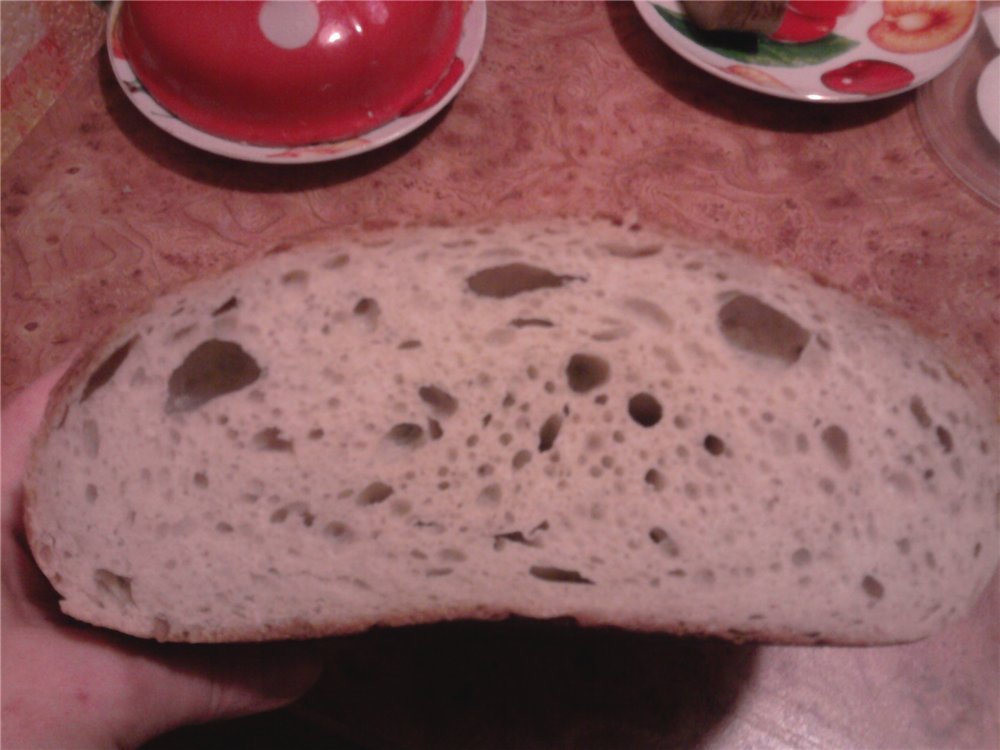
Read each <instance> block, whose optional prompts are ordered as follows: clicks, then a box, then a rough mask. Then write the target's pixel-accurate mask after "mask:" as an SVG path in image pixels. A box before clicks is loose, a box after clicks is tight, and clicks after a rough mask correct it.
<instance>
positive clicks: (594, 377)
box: [566, 354, 611, 393]
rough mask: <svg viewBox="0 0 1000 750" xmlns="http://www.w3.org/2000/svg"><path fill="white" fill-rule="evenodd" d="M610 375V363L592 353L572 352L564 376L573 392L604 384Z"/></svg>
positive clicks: (585, 390)
mask: <svg viewBox="0 0 1000 750" xmlns="http://www.w3.org/2000/svg"><path fill="white" fill-rule="evenodd" d="M610 377H611V365H609V364H608V361H607V360H606V359H604V358H603V357H598V356H596V355H593V354H574V355H573V356H572V357H570V358H569V363H568V364H567V365H566V378H567V380H568V381H569V387H570V389H571V390H572V391H574V392H575V393H586V392H587V391H591V390H593V389H594V388H597V387H599V386H602V385H604V384H605V383H606V382H608V378H610Z"/></svg>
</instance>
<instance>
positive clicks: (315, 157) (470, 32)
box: [106, 0, 486, 164]
mask: <svg viewBox="0 0 1000 750" xmlns="http://www.w3.org/2000/svg"><path fill="white" fill-rule="evenodd" d="M121 6H122V0H115V2H114V4H113V5H112V6H111V12H110V14H109V16H108V25H107V31H106V40H107V48H108V57H109V58H110V60H111V69H112V70H113V71H114V74H115V77H116V78H117V79H118V83H119V84H120V85H121V87H122V90H123V91H124V92H125V95H126V96H127V97H128V98H129V100H130V101H131V102H132V103H133V104H134V105H135V106H136V108H137V109H138V110H139V111H140V112H142V114H143V115H145V116H146V117H147V118H148V119H149V120H150V121H151V122H153V123H154V124H155V125H156V126H157V127H159V128H161V129H163V130H165V131H166V132H168V133H170V134H171V135H172V136H174V137H176V138H179V139H180V140H182V141H184V142H186V143H188V144H190V145H192V146H195V147H197V148H200V149H203V150H205V151H209V152H211V153H213V154H218V155H220V156H228V157H230V158H233V159H240V160H243V161H253V162H261V163H265V164H307V163H312V162H322V161H332V160H334V159H344V158H347V157H349V156H356V155H357V154H362V153H364V152H366V151H371V150H373V149H376V148H379V147H380V146H384V145H386V144H388V143H391V142H392V141H395V140H398V139H399V138H402V137H403V136H405V135H407V134H408V133H411V132H413V131H414V130H416V129H417V128H419V127H420V126H421V125H423V124H424V123H426V122H427V121H428V120H430V119H431V118H433V117H434V115H436V114H437V113H438V112H440V111H441V110H442V109H444V108H445V107H446V106H447V105H448V104H449V103H450V102H451V101H452V99H454V98H455V96H456V95H457V94H458V92H459V90H461V88H462V86H464V85H465V82H466V81H467V80H468V78H469V76H470V75H471V74H472V70H473V69H474V68H475V66H476V63H477V62H478V61H479V54H480V52H481V50H482V48H483V41H484V39H485V37H486V2H485V0H473V1H472V2H471V3H470V4H469V8H468V11H467V12H466V14H465V20H464V21H463V25H462V34H461V38H460V39H459V42H458V48H457V49H456V51H455V63H454V64H453V65H452V68H451V70H450V71H449V74H448V75H446V76H445V78H444V79H442V82H441V84H440V85H439V87H438V88H437V89H435V90H434V91H432V92H431V93H430V94H429V95H428V97H427V98H426V99H425V100H424V101H423V102H421V103H420V104H418V105H417V106H416V107H414V108H412V109H411V110H410V111H409V112H407V113H406V114H403V115H400V116H399V117H397V118H395V119H394V120H392V121H390V122H388V123H386V124H384V125H381V126H380V127H378V128H375V129H374V130H370V131H368V132H366V133H362V134H361V135H359V136H357V137H354V138H347V139H343V140H337V141H330V142H325V143H314V144H309V145H306V146H294V147H286V146H257V145H251V144H248V143H243V142H240V141H235V140H230V139H227V138H222V137H219V136H216V135H211V134H209V133H206V132H205V131H203V130H199V129H198V128H195V127H193V126H191V125H189V124H187V123H186V122H184V121H183V120H181V119H179V118H178V117H177V116H176V115H174V114H173V113H171V112H169V111H168V110H167V109H166V108H164V107H163V106H162V105H161V104H160V103H159V102H158V101H156V100H155V99H154V98H153V97H152V96H151V95H150V94H149V92H148V91H147V90H146V88H145V87H144V86H143V85H142V83H141V82H140V81H139V79H138V76H136V74H135V72H134V71H133V69H132V66H131V65H130V64H129V61H128V59H127V58H126V57H125V55H124V53H123V52H122V45H120V44H118V43H117V34H118V29H119V25H118V17H119V13H120V10H121Z"/></svg>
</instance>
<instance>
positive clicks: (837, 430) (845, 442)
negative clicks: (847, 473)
mask: <svg viewBox="0 0 1000 750" xmlns="http://www.w3.org/2000/svg"><path fill="white" fill-rule="evenodd" d="M820 439H821V440H822V441H823V445H824V446H825V447H826V449H827V451H829V453H830V455H831V456H832V457H833V460H834V461H835V462H836V463H837V466H839V467H840V468H841V469H847V468H849V467H850V465H851V453H850V441H849V439H848V436H847V431H846V430H845V429H844V428H843V427H841V426H840V425H835V424H832V425H829V426H827V427H824V428H823V432H821V433H820Z"/></svg>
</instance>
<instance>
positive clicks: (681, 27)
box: [653, 3, 858, 68]
mask: <svg viewBox="0 0 1000 750" xmlns="http://www.w3.org/2000/svg"><path fill="white" fill-rule="evenodd" d="M653 7H654V8H656V12H657V13H659V14H660V16H662V17H663V20H664V21H666V22H667V23H669V24H670V25H671V26H672V27H673V28H675V29H676V30H677V31H678V32H680V33H681V34H683V35H684V36H686V37H687V38H688V39H690V40H691V41H693V42H694V43H695V44H698V45H700V46H702V47H704V48H705V49H709V50H712V52H715V53H717V54H719V55H722V56H723V57H728V58H730V59H731V60H737V61H739V62H742V63H748V64H750V65H769V66H775V67H782V68H798V67H802V66H805V65H818V64H819V63H823V62H826V61H827V60H832V59H833V58H834V57H837V56H838V55H842V54H844V53H845V52H847V51H848V50H850V49H852V48H854V47H856V46H857V45H858V43H857V42H855V41H852V40H851V39H847V38H846V37H842V36H840V35H838V34H830V35H829V36H825V37H823V38H822V39H818V40H816V41H815V42H807V43H805V44H784V43H782V42H775V41H772V40H770V39H768V38H767V37H764V36H759V35H758V37H757V39H758V42H757V50H756V52H750V51H747V50H744V49H737V48H734V47H725V46H720V45H717V44H712V43H710V42H708V41H706V36H707V35H706V34H705V33H704V32H703V31H701V30H700V29H698V28H697V27H696V26H694V24H692V23H691V22H690V21H688V20H687V18H685V17H684V16H683V15H682V14H680V13H674V12H673V11H670V10H667V9H666V8H664V7H662V6H660V5H656V4H655V3H654V4H653Z"/></svg>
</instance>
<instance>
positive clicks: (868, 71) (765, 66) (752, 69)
mask: <svg viewBox="0 0 1000 750" xmlns="http://www.w3.org/2000/svg"><path fill="white" fill-rule="evenodd" d="M634 1H635V4H636V6H637V7H638V9H639V13H640V15H641V16H642V18H643V20H644V21H645V22H646V24H647V25H648V26H649V27H650V28H651V29H652V31H653V32H654V33H655V34H656V35H657V36H658V37H659V38H660V39H661V40H662V41H663V42H665V43H666V44H667V46H669V47H670V48H671V49H673V50H674V51H675V52H676V53H677V54H679V55H680V56H681V57H683V58H685V59H686V60H688V61H689V62H691V63H693V64H694V65H697V66H698V67H699V68H702V69H703V70H706V71H708V72H709V73H711V74H713V75H715V76H718V77H719V78H722V79H723V80H725V81H729V82H730V83H734V84H736V85H737V86H742V87H744V88H748V89H752V90H754V91H759V92H761V93H764V94H770V95H771V96H779V97H783V98H786V99H798V100H804V101H810V102H824V103H844V102H858V101H868V100H871V99H881V98H884V97H887V96H895V95H896V94H900V93H903V92H904V91H909V90H911V89H913V88H916V87H917V86H920V85H921V84H923V83H926V82H927V81H929V80H931V79H932V78H934V77H935V76H937V75H938V74H939V73H941V72H943V71H944V70H946V69H947V68H948V67H949V66H950V65H951V64H952V63H954V62H955V60H956V59H958V56H959V55H960V54H961V52H962V50H963V49H965V47H966V45H967V44H968V43H969V41H970V40H971V39H972V36H973V34H974V32H975V28H976V23H975V21H976V14H977V10H978V0H938V1H937V2H932V1H927V2H920V1H919V0H916V1H914V2H905V1H902V0H884V1H883V0H860V2H855V3H816V4H815V6H814V7H816V8H819V7H820V6H828V7H829V6H847V10H846V12H843V11H842V15H838V16H835V17H834V16H831V17H829V18H827V19H818V18H812V19H810V18H808V17H806V18H805V19H804V20H803V19H802V17H801V16H798V14H797V15H796V17H798V18H799V20H800V21H802V24H800V27H802V25H803V24H804V26H805V27H806V28H807V30H809V29H812V30H814V29H815V28H816V27H817V26H822V24H824V23H825V24H827V27H826V28H825V29H823V30H822V31H821V32H820V33H821V34H822V33H825V35H824V36H820V38H816V39H813V40H812V41H803V42H798V43H796V42H786V41H775V40H774V39H772V38H769V37H766V36H763V35H758V34H732V33H718V32H704V31H702V30H701V29H699V28H698V27H696V26H694V24H692V23H691V22H690V20H689V19H688V18H687V17H686V15H685V13H684V10H683V8H682V7H681V4H680V2H677V1H676V0H655V1H653V2H650V1H649V0H634ZM790 5H791V7H790V8H789V9H788V10H787V11H786V14H791V13H793V12H794V10H795V7H799V8H803V7H805V8H808V5H807V3H803V2H798V3H795V2H793V3H791V4H790ZM787 18H788V16H787V15H786V19H787ZM782 26H783V28H784V27H785V24H784V23H783V24H782ZM795 31H796V29H795V28H793V32H795ZM826 31H828V32H829V33H826ZM803 36H804V37H808V36H815V34H803Z"/></svg>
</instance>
